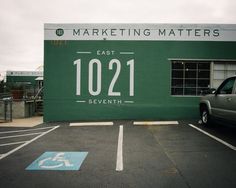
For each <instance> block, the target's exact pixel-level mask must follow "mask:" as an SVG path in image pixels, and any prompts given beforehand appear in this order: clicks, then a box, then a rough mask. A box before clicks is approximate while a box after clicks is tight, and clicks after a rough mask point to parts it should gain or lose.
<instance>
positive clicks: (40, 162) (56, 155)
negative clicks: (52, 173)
mask: <svg viewBox="0 0 236 188" xmlns="http://www.w3.org/2000/svg"><path fill="white" fill-rule="evenodd" d="M87 154H88V152H45V153H44V154H43V155H41V156H40V157H39V158H38V159H36V160H35V161H34V162H33V163H32V164H30V165H29V166H28V167H27V168H26V170H79V169H80V166H81V165H82V163H83V161H84V159H85V158H86V156H87Z"/></svg>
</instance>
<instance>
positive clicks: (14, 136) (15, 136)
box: [0, 132, 44, 139]
mask: <svg viewBox="0 0 236 188" xmlns="http://www.w3.org/2000/svg"><path fill="white" fill-rule="evenodd" d="M42 133H44V132H38V133H30V134H19V135H13V136H2V137H0V139H6V138H17V137H23V136H32V135H37V134H42Z"/></svg>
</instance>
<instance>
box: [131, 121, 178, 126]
mask: <svg viewBox="0 0 236 188" xmlns="http://www.w3.org/2000/svg"><path fill="white" fill-rule="evenodd" d="M133 124H134V125H178V124H179V122H178V121H134V123H133Z"/></svg>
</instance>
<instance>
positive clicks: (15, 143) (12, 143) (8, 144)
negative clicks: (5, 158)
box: [0, 141, 27, 147]
mask: <svg viewBox="0 0 236 188" xmlns="http://www.w3.org/2000/svg"><path fill="white" fill-rule="evenodd" d="M25 142H27V141H21V142H11V143H6V144H0V147H1V146H11V145H17V144H23V143H25Z"/></svg>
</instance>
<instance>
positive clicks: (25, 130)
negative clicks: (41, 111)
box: [0, 126, 54, 134]
mask: <svg viewBox="0 0 236 188" xmlns="http://www.w3.org/2000/svg"><path fill="white" fill-rule="evenodd" d="M51 128H54V126H53V127H41V128H36V129H23V130H17V131H3V132H0V134H9V133H19V132H28V131H38V130H44V129H51Z"/></svg>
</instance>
